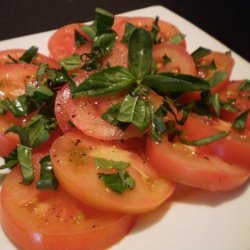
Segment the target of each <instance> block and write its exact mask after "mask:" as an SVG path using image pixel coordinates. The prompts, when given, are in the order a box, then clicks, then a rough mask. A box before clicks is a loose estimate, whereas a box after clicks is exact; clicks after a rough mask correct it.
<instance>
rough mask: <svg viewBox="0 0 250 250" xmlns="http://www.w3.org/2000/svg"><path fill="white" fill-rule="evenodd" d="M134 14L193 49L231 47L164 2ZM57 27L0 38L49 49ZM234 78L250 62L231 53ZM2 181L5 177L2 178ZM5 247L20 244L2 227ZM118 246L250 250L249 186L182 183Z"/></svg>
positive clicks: (249, 73) (0, 243)
mask: <svg viewBox="0 0 250 250" xmlns="http://www.w3.org/2000/svg"><path fill="white" fill-rule="evenodd" d="M124 14H126V15H129V16H152V17H155V16H156V15H158V16H160V18H161V19H165V20H167V21H169V22H172V23H173V24H175V25H176V26H177V27H179V28H180V29H181V31H182V32H183V33H185V34H186V35H187V36H186V39H187V44H188V51H189V52H192V51H194V50H195V49H196V48H197V47H199V46H203V47H207V48H211V49H214V50H219V51H223V52H224V51H228V50H229V48H227V47H226V46H224V45H223V44H221V43H220V42H218V41H217V40H216V39H214V38H212V37H211V36H209V35H208V34H207V33H205V32H204V31H202V30H200V29H199V28H197V27H196V26H194V25H193V24H191V23H190V22H188V21H187V20H185V19H183V18H182V17H180V16H178V15H176V14H175V13H173V12H171V11H169V10H168V9H166V8H164V7H161V6H152V7H149V8H145V9H140V10H135V11H131V12H128V13H124ZM51 34H52V31H49V32H44V33H39V34H35V35H30V36H25V37H20V38H16V39H11V40H6V41H2V42H0V49H8V48H29V47H30V46H31V45H37V46H39V48H40V49H39V51H40V52H42V53H45V54H48V49H47V41H48V38H49V36H50V35H51ZM232 55H233V57H234V59H235V63H236V65H235V67H234V71H233V75H232V78H233V79H242V78H248V79H249V78H250V64H249V63H248V62H247V61H246V60H244V59H242V58H241V57H239V56H238V55H237V54H235V53H234V52H233V53H232ZM0 182H1V178H0ZM0 249H1V250H2V249H3V250H14V249H16V248H15V247H14V246H13V245H12V244H11V243H10V242H9V240H8V239H7V237H6V236H5V235H4V233H3V232H2V231H1V229H0ZM112 249H114V250H124V249H131V250H152V249H157V250H166V249H170V250H184V249H185V250H200V249H202V250H250V187H249V186H248V185H247V184H246V185H245V186H243V187H241V188H240V189H238V190H236V191H233V192H228V193H210V192H206V191H202V190H196V189H191V188H185V187H180V188H178V189H177V191H176V193H175V194H174V195H173V197H172V198H171V199H170V200H169V201H168V202H167V203H166V204H164V205H163V206H161V207H160V208H159V209H157V210H156V211H154V212H152V213H150V214H148V215H145V216H142V217H141V218H140V219H139V221H138V223H137V225H136V226H135V228H134V229H133V230H132V232H131V233H130V234H129V235H128V236H127V237H126V238H125V239H123V240H122V241H121V242H120V243H119V244H117V245H115V246H113V247H112Z"/></svg>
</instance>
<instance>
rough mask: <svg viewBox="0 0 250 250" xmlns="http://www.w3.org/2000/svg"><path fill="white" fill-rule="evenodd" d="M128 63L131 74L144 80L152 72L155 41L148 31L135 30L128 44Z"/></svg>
mask: <svg viewBox="0 0 250 250" xmlns="http://www.w3.org/2000/svg"><path fill="white" fill-rule="evenodd" d="M128 62H129V70H130V72H131V73H132V74H133V75H134V76H135V77H136V78H137V79H139V80H140V79H142V78H143V77H144V76H145V75H147V74H148V73H149V72H150V71H151V67H152V62H153V41H152V38H151V36H150V34H149V32H147V31H146V30H144V29H142V28H137V29H135V30H134V31H133V32H132V34H131V36H130V39H129V43H128Z"/></svg>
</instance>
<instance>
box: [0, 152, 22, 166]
mask: <svg viewBox="0 0 250 250" xmlns="http://www.w3.org/2000/svg"><path fill="white" fill-rule="evenodd" d="M17 163H18V159H17V149H14V150H13V151H12V152H10V153H9V154H8V155H7V156H5V157H4V164H3V165H1V166H0V169H6V168H13V167H15V166H16V165H17Z"/></svg>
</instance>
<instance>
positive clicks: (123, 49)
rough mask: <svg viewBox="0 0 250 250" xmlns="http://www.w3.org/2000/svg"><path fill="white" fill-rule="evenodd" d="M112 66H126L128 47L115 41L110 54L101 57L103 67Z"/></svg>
mask: <svg viewBox="0 0 250 250" xmlns="http://www.w3.org/2000/svg"><path fill="white" fill-rule="evenodd" d="M114 66H123V67H125V68H127V67H128V47H127V45H125V44H123V43H120V42H116V43H115V44H114V47H113V50H112V52H111V54H110V55H108V56H106V57H104V58H103V59H102V67H103V68H106V67H114Z"/></svg>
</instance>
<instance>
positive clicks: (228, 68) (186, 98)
mask: <svg viewBox="0 0 250 250" xmlns="http://www.w3.org/2000/svg"><path fill="white" fill-rule="evenodd" d="M213 60H214V62H215V65H216V69H204V68H197V76H199V77H201V78H204V79H209V78H211V77H212V76H213V75H214V74H215V73H216V72H219V71H220V72H225V73H227V78H226V79H225V80H224V81H221V82H220V83H219V84H217V85H216V86H215V87H213V88H211V92H212V93H216V92H218V91H220V90H221V89H223V88H224V87H225V86H226V84H227V82H228V79H229V78H230V76H231V73H232V70H233V66H234V59H233V58H232V56H231V55H230V54H226V53H221V52H217V51H213V52H211V53H210V54H208V55H207V56H205V57H202V58H201V59H199V63H200V65H203V66H204V65H209V64H210V63H211V62H212V61H213ZM200 98H201V96H200V92H198V91H196V92H188V93H186V94H184V95H183V97H182V98H181V99H180V101H181V102H184V103H187V102H190V101H191V100H197V99H200Z"/></svg>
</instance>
